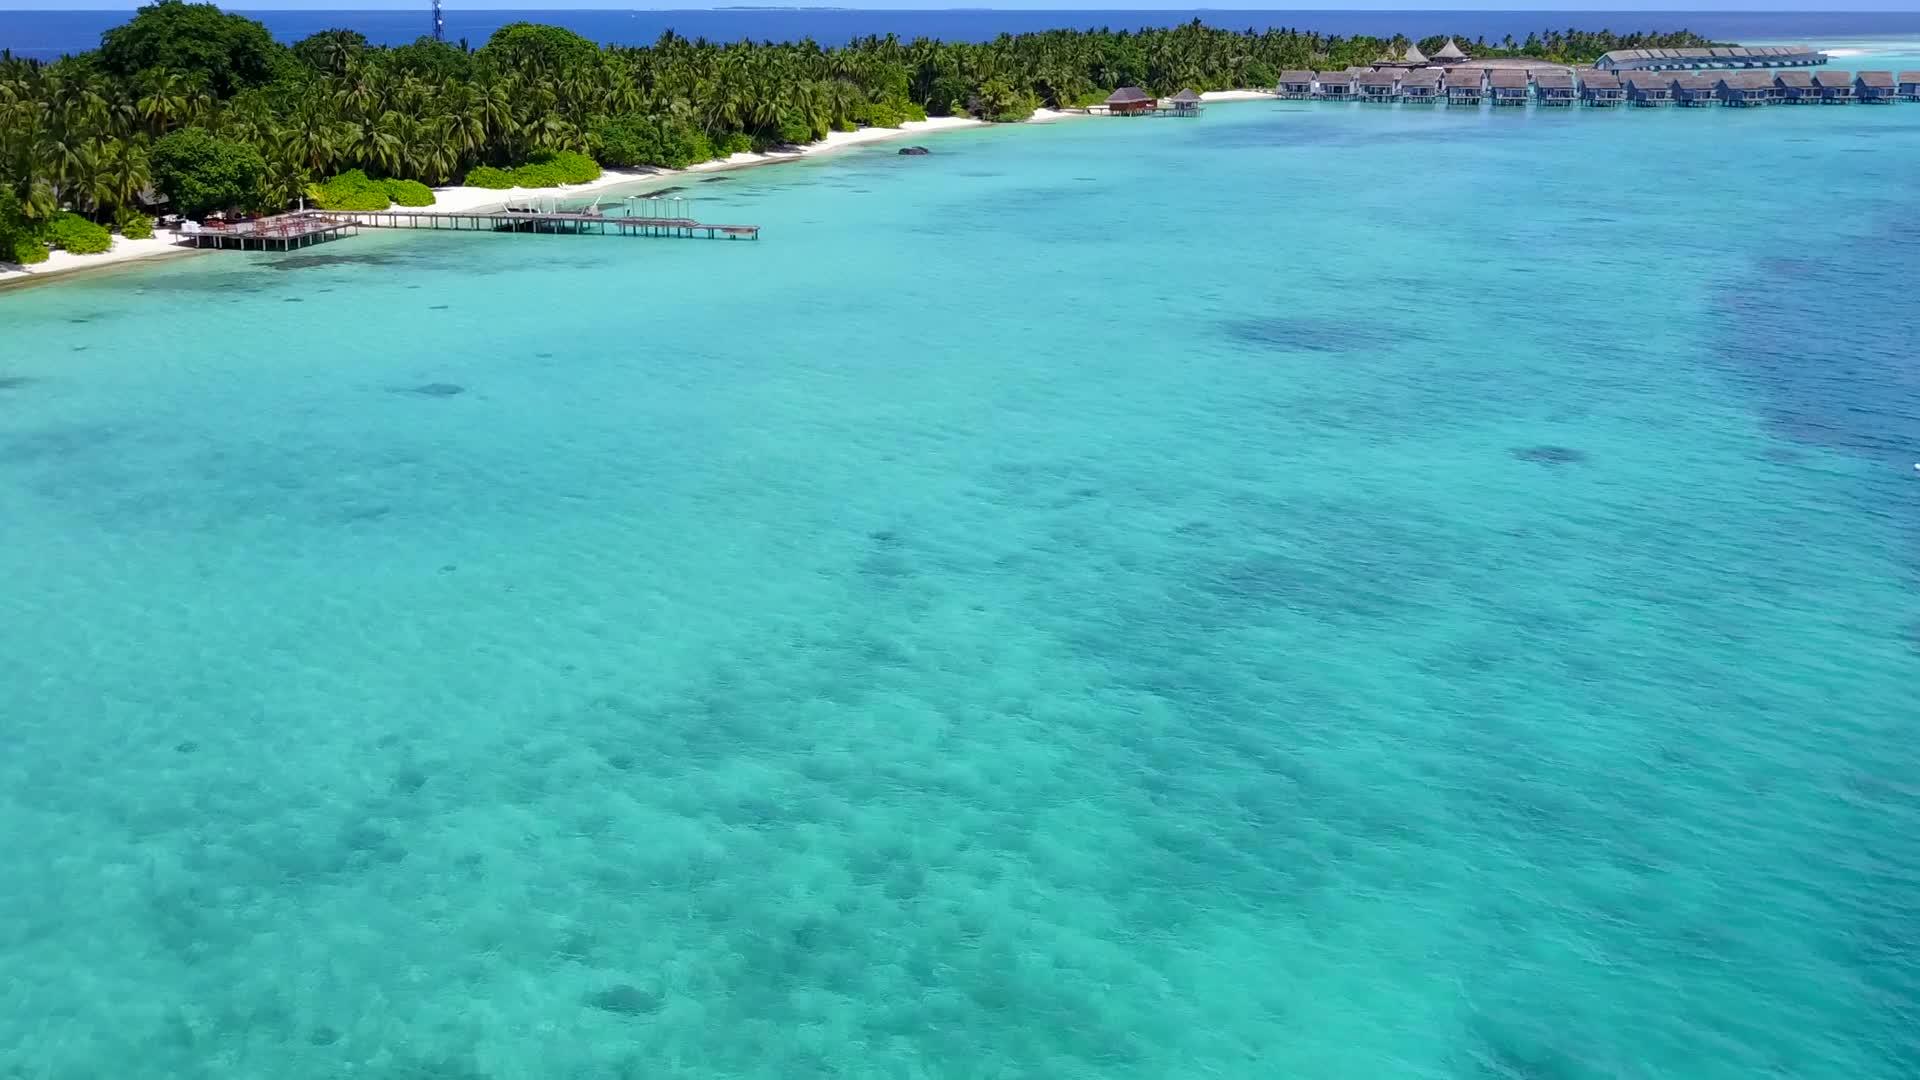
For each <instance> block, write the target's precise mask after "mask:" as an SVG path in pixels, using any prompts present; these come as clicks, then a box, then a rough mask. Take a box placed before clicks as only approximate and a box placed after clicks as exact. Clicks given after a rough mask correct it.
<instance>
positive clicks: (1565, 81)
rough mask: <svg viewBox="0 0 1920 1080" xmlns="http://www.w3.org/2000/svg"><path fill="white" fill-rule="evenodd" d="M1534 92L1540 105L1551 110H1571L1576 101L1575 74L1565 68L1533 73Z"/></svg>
mask: <svg viewBox="0 0 1920 1080" xmlns="http://www.w3.org/2000/svg"><path fill="white" fill-rule="evenodd" d="M1533 91H1534V94H1535V95H1536V96H1537V97H1539V99H1540V104H1541V105H1544V106H1547V107H1549V108H1558V109H1565V108H1571V107H1572V106H1573V102H1574V99H1575V91H1574V86H1573V72H1571V71H1568V70H1566V69H1564V68H1553V69H1552V70H1543V71H1536V72H1534V73H1533Z"/></svg>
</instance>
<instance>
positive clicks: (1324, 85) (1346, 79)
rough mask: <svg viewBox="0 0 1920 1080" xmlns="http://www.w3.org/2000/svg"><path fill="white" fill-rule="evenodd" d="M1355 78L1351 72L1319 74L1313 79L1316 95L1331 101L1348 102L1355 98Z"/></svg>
mask: <svg viewBox="0 0 1920 1080" xmlns="http://www.w3.org/2000/svg"><path fill="white" fill-rule="evenodd" d="M1353 78H1354V76H1353V72H1351V71H1322V72H1319V73H1318V74H1316V75H1314V77H1313V84H1314V86H1315V87H1316V89H1315V90H1314V93H1316V94H1318V95H1319V96H1320V97H1322V98H1325V99H1327V100H1329V101H1346V100H1347V99H1348V98H1351V97H1353Z"/></svg>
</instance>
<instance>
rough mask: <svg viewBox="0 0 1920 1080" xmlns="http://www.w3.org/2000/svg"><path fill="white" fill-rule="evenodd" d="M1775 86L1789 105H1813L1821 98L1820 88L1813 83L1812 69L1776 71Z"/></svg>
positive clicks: (1783, 100) (1781, 97) (1782, 99)
mask: <svg viewBox="0 0 1920 1080" xmlns="http://www.w3.org/2000/svg"><path fill="white" fill-rule="evenodd" d="M1773 87H1774V89H1775V90H1777V91H1779V94H1778V96H1779V98H1780V100H1781V101H1782V102H1784V103H1785V104H1788V105H1811V104H1813V103H1814V102H1817V101H1819V100H1820V88H1819V87H1817V86H1815V85H1813V72H1811V71H1776V72H1774V75H1773Z"/></svg>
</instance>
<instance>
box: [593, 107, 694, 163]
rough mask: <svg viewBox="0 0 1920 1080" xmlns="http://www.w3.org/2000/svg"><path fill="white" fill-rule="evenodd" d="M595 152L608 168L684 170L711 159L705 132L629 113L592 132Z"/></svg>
mask: <svg viewBox="0 0 1920 1080" xmlns="http://www.w3.org/2000/svg"><path fill="white" fill-rule="evenodd" d="M592 138H593V146H594V153H595V154H597V155H598V156H599V160H601V161H603V162H605V163H606V164H608V165H616V166H633V165H656V166H659V167H661V168H667V169H684V168H686V167H687V166H689V165H692V164H694V163H695V162H700V161H705V160H707V159H708V158H711V157H712V156H713V144H712V143H710V142H708V141H707V136H706V134H705V133H704V132H702V131H700V130H699V129H697V128H694V127H691V126H689V125H687V124H682V123H678V122H676V121H673V120H669V119H667V118H666V117H663V116H647V115H643V114H640V113H628V114H626V115H624V116H617V117H614V118H612V119H609V120H605V121H602V122H601V123H600V124H599V125H598V126H596V127H595V128H594V129H593V135H592Z"/></svg>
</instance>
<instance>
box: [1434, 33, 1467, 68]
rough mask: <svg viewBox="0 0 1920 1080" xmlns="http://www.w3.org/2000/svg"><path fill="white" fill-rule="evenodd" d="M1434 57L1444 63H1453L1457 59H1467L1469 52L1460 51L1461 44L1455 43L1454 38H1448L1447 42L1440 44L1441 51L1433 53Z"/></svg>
mask: <svg viewBox="0 0 1920 1080" xmlns="http://www.w3.org/2000/svg"><path fill="white" fill-rule="evenodd" d="M1433 58H1434V59H1435V60H1438V61H1440V62H1441V63H1443V64H1451V63H1454V62H1455V61H1459V60H1465V59H1466V58H1467V54H1466V53H1463V52H1461V51H1460V46H1458V45H1455V44H1454V43H1453V39H1452V38H1448V39H1447V43H1446V44H1445V45H1442V46H1440V51H1439V52H1437V53H1434V54H1433Z"/></svg>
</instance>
